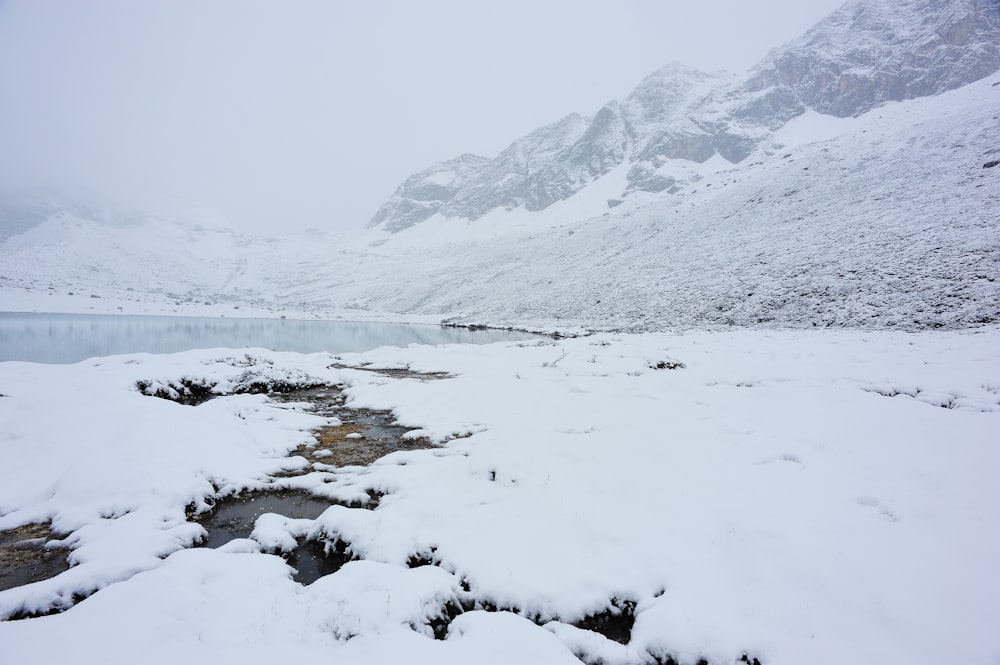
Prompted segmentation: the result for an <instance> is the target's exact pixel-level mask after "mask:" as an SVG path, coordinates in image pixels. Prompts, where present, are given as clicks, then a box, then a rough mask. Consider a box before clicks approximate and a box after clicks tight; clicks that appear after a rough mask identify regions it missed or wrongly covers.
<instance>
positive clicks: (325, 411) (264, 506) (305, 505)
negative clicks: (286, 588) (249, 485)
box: [190, 375, 446, 584]
mask: <svg viewBox="0 0 1000 665" xmlns="http://www.w3.org/2000/svg"><path fill="white" fill-rule="evenodd" d="M397 378H399V377H397ZM408 378H420V379H421V380H432V379H442V378H446V376H445V375H427V376H421V375H412V376H410V377H408ZM271 397H272V398H273V399H275V400H276V401H279V402H284V403H295V402H304V403H308V404H309V405H310V406H311V409H310V410H311V412H312V413H316V414H317V415H322V416H326V417H333V418H337V420H339V421H340V424H338V425H328V426H325V427H322V428H320V429H319V430H317V431H316V432H315V440H314V441H313V442H311V443H309V444H305V445H302V446H299V448H297V449H296V450H294V451H293V452H292V453H290V454H291V455H300V456H302V457H305V458H306V459H307V460H309V461H310V462H311V463H312V464H311V466H309V467H307V468H306V469H304V470H302V471H298V472H292V474H290V475H298V474H301V473H307V472H310V471H313V470H314V469H323V468H327V467H346V466H366V465H369V464H371V463H372V462H374V461H375V460H377V459H379V458H381V457H384V456H386V455H388V454H390V453H393V452H396V451H400V450H419V449H423V448H433V447H435V446H434V444H432V443H431V442H430V441H428V440H427V439H424V438H420V437H407V436H406V434H407V433H408V432H409V431H410V428H408V427H403V426H401V425H398V424H395V423H394V422H393V416H392V412H390V411H376V410H371V409H352V408H349V407H347V406H346V405H345V396H344V394H343V393H342V392H341V391H340V390H339V389H338V388H336V387H332V386H323V387H310V388H302V389H297V390H291V391H287V392H281V393H273V394H271ZM373 498H374V499H376V500H374V501H371V502H370V503H369V504H367V505H365V506H353V507H365V508H369V509H374V508H375V507H376V506H377V503H378V502H377V497H373ZM336 503H337V502H336V501H334V500H332V499H329V498H325V497H317V496H313V495H311V494H309V493H308V492H304V491H290V490H285V489H275V490H260V491H254V492H250V493H247V494H241V495H239V496H235V497H224V498H221V499H219V500H218V501H217V502H216V503H215V505H214V507H213V508H212V509H211V510H209V511H207V512H205V513H201V514H199V515H192V516H191V518H190V519H191V520H192V521H195V522H197V523H198V524H200V525H201V526H202V527H204V528H205V530H206V531H207V532H208V536H207V538H206V539H205V540H204V541H203V542H202V543H200V546H201V547H210V548H216V547H221V546H223V545H225V544H226V543H228V542H229V541H231V540H233V539H236V538H248V537H249V536H250V534H251V533H252V532H253V529H254V524H255V523H256V521H257V518H259V517H260V516H261V515H263V514H265V513H275V514H278V515H282V516H284V517H289V518H293V519H310V520H311V519H316V518H317V517H319V516H320V515H321V514H322V513H323V511H324V510H326V509H327V508H329V507H330V506H331V505H334V504H336ZM284 556H285V559H286V560H287V561H288V563H289V565H291V566H292V567H293V568H294V569H295V571H296V572H295V574H294V576H293V577H294V579H295V580H296V581H298V582H300V583H302V584H309V583H311V582H314V581H316V580H317V579H319V578H320V577H322V576H324V575H329V574H331V573H334V572H336V571H337V570H339V569H340V567H341V566H343V565H344V564H345V563H347V562H348V561H349V560H350V559H351V556H350V554H349V553H348V552H347V551H346V546H345V544H344V543H342V542H339V543H335V544H328V543H325V542H321V541H316V540H308V539H299V541H298V546H297V547H296V548H295V550H294V551H292V552H290V553H286V554H285V555H284Z"/></svg>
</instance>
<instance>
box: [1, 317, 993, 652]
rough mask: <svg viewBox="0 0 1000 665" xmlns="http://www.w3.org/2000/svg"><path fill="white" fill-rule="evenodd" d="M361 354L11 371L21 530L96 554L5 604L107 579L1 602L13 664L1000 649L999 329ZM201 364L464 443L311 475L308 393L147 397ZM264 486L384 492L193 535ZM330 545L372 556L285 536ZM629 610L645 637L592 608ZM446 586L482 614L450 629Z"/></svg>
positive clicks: (221, 379)
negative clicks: (323, 387)
mask: <svg viewBox="0 0 1000 665" xmlns="http://www.w3.org/2000/svg"><path fill="white" fill-rule="evenodd" d="M333 362H334V360H333V359H332V358H331V357H330V356H329V355H328V354H314V355H299V354H283V353H273V352H267V351H251V352H249V353H244V352H242V351H241V352H238V353H237V352H234V351H227V350H218V349H217V350H211V351H196V352H188V353H182V354H175V355H169V356H150V355H133V356H119V357H109V358H103V359H94V360H90V361H85V362H83V363H79V364H76V365H68V366H44V365H33V364H28V363H10V362H9V363H2V364H0V393H3V394H4V397H0V433H2V434H0V467H2V468H4V469H6V470H10V471H9V472H8V473H6V474H5V483H4V484H3V486H0V528H10V527H13V526H16V525H19V524H23V523H27V522H34V521H45V520H48V519H51V520H52V523H53V526H54V527H55V528H56V529H57V530H59V531H63V532H68V533H69V535H68V536H67V542H68V543H69V544H70V545H71V546H72V547H73V550H72V555H71V556H72V561H73V562H74V564H75V565H74V567H73V568H71V569H70V570H69V571H67V572H66V573H63V574H62V575H59V576H57V577H55V578H53V579H51V580H47V581H43V582H38V583H35V584H32V585H27V586H24V587H19V588H15V589H10V590H8V591H4V592H0V610H2V612H3V614H4V616H10V615H11V614H12V613H16V612H18V611H29V612H32V611H44V610H45V609H47V608H49V607H58V606H63V605H67V604H69V603H70V602H71V600H72V598H73V595H74V594H82V595H86V594H90V593H92V592H94V591H95V590H98V589H100V590H99V591H96V593H93V595H92V596H91V597H89V598H87V599H86V600H83V601H82V602H78V603H77V604H76V606H74V607H72V608H71V609H69V610H68V611H66V612H64V613H61V614H56V615H52V616H45V617H40V618H35V619H25V620H19V621H7V622H2V623H0V645H3V646H2V648H0V663H7V662H11V663H13V662H23V661H24V660H30V655H31V654H33V653H35V652H36V650H37V648H38V647H37V645H38V644H39V643H40V640H43V639H44V640H46V641H50V640H55V641H58V642H59V643H62V644H72V645H73V651H74V655H75V657H76V659H77V660H78V662H102V663H114V662H134V660H135V659H136V657H137V654H138V655H141V658H142V659H143V660H145V661H149V662H174V661H175V660H176V658H177V657H184V658H187V659H192V658H193V659H194V660H195V661H196V662H203V661H204V662H207V661H209V660H223V661H233V660H236V659H240V658H243V659H249V660H252V661H261V660H267V659H270V658H272V657H273V658H278V657H281V658H287V657H289V656H292V657H295V656H312V657H324V658H331V657H333V658H339V659H342V660H345V661H346V662H372V663H376V662H396V661H402V660H405V661H406V662H435V663H450V662H455V663H459V662H510V661H511V660H517V661H521V662H568V663H571V662H578V661H577V659H576V656H579V657H581V658H582V659H583V660H585V661H586V662H598V661H603V662H606V663H645V662H652V660H653V659H654V658H660V659H666V658H667V657H672V658H674V659H675V660H676V661H677V662H680V663H694V662H696V661H697V660H699V659H700V658H706V659H708V660H709V662H712V663H733V662H736V660H737V659H739V658H740V657H741V656H742V654H744V653H746V654H748V655H749V656H750V657H756V658H759V659H760V660H761V662H764V663H776V664H781V663H802V662H809V663H817V664H822V663H843V662H853V663H876V662H887V661H888V662H928V663H930V662H947V661H959V662H970V663H987V662H993V661H994V660H995V659H996V658H997V657H998V656H1000V639H998V638H997V636H996V635H997V634H996V631H995V621H994V619H995V616H996V613H995V611H994V609H995V604H994V600H993V599H994V598H995V597H996V594H997V593H998V592H1000V577H998V576H997V574H996V565H995V562H996V561H997V560H1000V509H998V506H1000V501H998V499H1000V496H998V490H997V489H996V483H995V480H994V479H995V475H996V471H997V469H998V468H1000V448H998V443H997V442H1000V420H998V417H1000V416H998V413H997V412H998V411H1000V378H998V377H1000V330H997V329H992V328H991V329H983V330H979V331H975V332H933V333H919V334H907V333H890V332H846V331H810V332H780V331H773V332H760V331H756V332H755V331H743V332H733V333H712V332H699V333H688V334H648V335H617V336H616V335H600V336H593V337H588V338H579V339H571V340H560V341H550V340H543V341H541V342H528V343H512V344H497V345H490V346H478V345H464V346H441V347H420V346H412V347H409V348H406V349H398V348H390V347H386V348H382V349H379V350H376V351H371V352H368V353H364V354H351V355H342V356H340V358H339V360H337V362H339V363H346V364H349V365H359V364H361V363H371V364H370V366H371V367H409V368H410V369H411V370H414V371H441V372H449V373H451V374H452V375H454V377H453V378H449V379H442V380H437V381H419V380H415V379H392V378H388V377H385V376H382V375H378V374H374V373H372V372H361V371H356V370H350V369H329V366H330V365H331V364H333ZM675 362H680V363H683V365H684V366H683V367H677V368H676V369H656V366H657V365H658V364H660V363H665V364H667V365H668V366H672V365H673V363H675ZM185 377H187V378H189V379H198V378H200V379H202V380H204V381H205V382H207V383H208V384H209V385H212V384H214V385H215V388H214V390H216V391H218V392H232V391H234V390H235V389H237V388H238V387H239V386H241V385H247V383H248V382H251V381H253V380H255V379H256V380H263V379H268V380H271V381H279V380H280V381H285V382H300V383H312V382H328V383H342V384H345V385H346V391H347V393H348V395H349V399H350V402H349V403H350V404H351V405H353V406H357V407H368V408H378V409H386V408H391V409H393V410H394V412H395V413H396V415H397V417H398V419H399V421H400V422H401V423H402V424H404V425H406V426H410V427H413V428H414V430H416V432H415V433H414V434H420V435H423V436H427V437H430V438H432V439H433V440H435V441H438V442H440V443H441V444H442V445H441V447H440V448H436V449H430V450H419V451H408V452H398V453H394V454H391V455H389V456H387V457H385V458H382V459H381V460H379V461H378V462H376V463H375V464H373V465H371V466H370V467H346V468H334V467H330V466H327V465H323V464H316V465H314V467H313V468H312V469H309V468H308V465H307V463H306V462H305V460H303V459H302V458H298V457H286V455H287V453H288V452H289V451H291V450H294V448H295V447H296V446H298V445H299V444H301V443H303V442H305V441H307V440H308V438H309V434H308V432H307V430H309V429H310V428H314V427H317V426H318V425H319V424H321V423H322V422H323V420H324V419H322V418H319V417H318V416H315V415H311V414H309V413H308V412H307V411H306V410H305V409H306V405H289V404H278V403H275V402H271V401H269V400H268V398H266V397H265V396H262V395H230V396H226V397H219V398H217V399H214V400H211V401H208V402H206V403H204V404H201V405H199V406H186V405H181V404H177V403H174V402H171V401H167V400H163V399H157V398H155V397H150V396H148V395H143V394H140V393H139V392H138V391H137V389H136V387H135V386H136V383H137V382H139V381H143V382H146V383H147V384H148V385H149V386H150V387H149V388H147V392H152V391H154V390H155V389H156V388H157V387H159V388H165V389H167V390H169V386H171V385H173V386H177V385H179V384H178V381H179V380H180V379H181V378H185ZM911 393H912V394H911ZM887 395H891V396H887ZM921 395H923V396H925V397H928V398H927V399H923V400H921V399H920V396H921ZM935 396H936V397H935ZM931 398H934V399H931ZM935 403H936V404H944V405H946V406H948V407H950V408H942V407H941V406H936V405H935ZM53 413H56V414H58V417H53V415H52V414H53ZM293 469H298V470H300V471H304V472H305V473H304V475H299V476H297V477H291V478H286V477H283V476H284V474H283V473H282V472H283V471H288V470H293ZM265 486H282V487H297V488H309V489H311V490H312V491H314V492H315V493H317V494H320V495H323V496H329V497H331V499H339V500H341V501H352V500H353V501H358V502H360V501H363V500H366V499H367V497H368V496H369V491H372V492H374V493H375V494H377V495H384V496H382V498H381V500H380V501H379V502H378V504H377V506H376V507H374V509H372V506H371V505H369V506H368V507H361V506H360V503H359V507H354V508H349V507H345V506H343V505H334V506H331V507H330V508H329V509H328V510H327V511H326V512H325V513H323V514H322V515H321V516H320V517H319V518H317V519H316V520H287V519H284V518H281V517H280V516H276V515H264V516H262V517H261V518H260V519H259V520H258V522H257V528H256V530H255V531H254V533H253V535H252V539H248V540H237V541H232V542H231V543H230V544H229V545H227V546H224V547H222V548H220V549H218V550H205V549H194V550H191V549H185V548H186V547H188V546H190V545H191V544H192V543H193V542H194V541H195V540H196V539H197V538H199V537H200V535H201V533H202V527H201V526H199V525H197V524H194V523H190V522H187V521H186V520H185V508H186V507H187V506H188V505H189V504H194V505H195V506H206V505H207V503H206V502H209V501H211V500H212V498H213V497H215V496H217V495H223V494H226V493H231V492H235V491H239V490H241V489H250V488H260V487H265ZM302 536H308V537H311V538H317V539H323V540H339V541H342V542H344V543H346V544H347V546H348V547H349V551H350V552H351V553H352V554H353V555H355V556H356V557H357V558H359V559H361V560H360V561H354V562H351V563H348V564H347V565H345V566H344V567H343V568H341V569H340V570H339V571H337V572H336V573H334V574H332V575H329V576H327V577H324V578H321V579H320V580H318V581H317V582H315V583H313V584H311V585H309V586H305V587H303V586H301V585H299V584H297V583H296V582H294V581H293V580H292V579H291V578H290V569H289V568H288V566H287V565H286V564H285V563H284V562H283V561H282V560H281V559H280V558H279V557H277V556H272V555H269V554H266V553H264V552H266V551H279V550H281V549H287V548H288V547H290V543H291V542H292V540H293V539H294V538H295V537H302ZM411 557H416V558H420V559H423V560H424V561H430V562H433V564H434V565H431V566H426V565H425V566H420V567H417V568H412V569H411V568H408V567H407V564H408V562H409V561H410V559H411ZM626 603H634V614H635V622H634V626H632V629H631V636H630V639H629V640H628V643H627V644H620V643H618V642H614V641H611V640H609V639H607V638H605V637H604V636H603V635H601V634H598V633H597V632H593V631H590V630H583V629H581V628H577V627H573V626H572V625H570V624H572V623H577V622H580V621H581V620H584V619H585V618H586V617H588V616H593V615H595V614H599V613H601V612H606V611H608V610H609V608H613V607H614V606H617V607H624V606H625V605H624V604H626ZM449 607H451V608H452V610H453V611H458V610H455V608H459V607H464V608H465V609H467V610H469V611H466V612H465V613H462V614H459V615H458V617H457V618H455V619H454V620H453V621H451V622H450V624H449V609H448V608H449ZM504 610H507V612H504ZM615 611H616V610H614V609H612V610H611V612H612V613H614V612H615ZM581 625H584V624H581ZM435 630H437V631H438V632H439V633H440V635H439V636H445V637H446V639H443V640H435V639H433V636H434V632H435ZM180 654H184V655H183V656H180Z"/></svg>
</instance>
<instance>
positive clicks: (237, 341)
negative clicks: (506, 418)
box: [0, 313, 531, 363]
mask: <svg viewBox="0 0 1000 665" xmlns="http://www.w3.org/2000/svg"><path fill="white" fill-rule="evenodd" d="M530 337H531V335H527V334H524V333H511V332H507V331H497V330H479V331H475V332H472V331H469V330H466V329H464V328H442V327H439V326H433V325H414V324H405V323H371V322H357V321H293V320H288V319H229V318H227V319H221V318H219V319H209V318H188V317H171V316H114V315H93V314H16V313H0V360H28V361H33V362H51V363H68V362H77V361H80V360H83V359H85V358H91V357H93V356H106V355H113V354H118V353H141V352H148V353H173V352H176V351H185V350H188V349H204V348H215V347H228V348H245V347H263V348H267V349H273V350H275V351H298V352H302V353H312V352H317V351H329V352H331V353H348V352H353V351H366V350H369V349H373V348H376V347H379V346H406V345H408V344H450V343H472V344H486V343H490V342H496V341H513V340H520V339H527V338H530Z"/></svg>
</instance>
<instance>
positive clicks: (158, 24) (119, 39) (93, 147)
mask: <svg viewBox="0 0 1000 665" xmlns="http://www.w3.org/2000/svg"><path fill="white" fill-rule="evenodd" d="M840 4H842V0H808V2H802V1H801V0H772V1H771V2H766V3H750V2H746V0H715V1H714V2H712V3H700V2H693V1H692V0H685V1H673V0H662V1H660V2H654V1H653V0H644V1H640V0H615V1H614V2H612V1H611V0H601V1H597V0H551V1H550V0H508V1H506V2H502V3H501V2H476V1H472V0H420V1H415V0H414V1H406V2H404V1H393V0H384V1H382V0H371V1H364V0H351V1H349V2H348V1H345V0H330V1H328V2H320V1H318V0H316V1H304V0H303V1H289V0H282V1H279V0H273V1H270V2H263V1H258V0H171V1H167V0H163V1H162V2H154V1H152V0H149V1H139V0H0V178H2V180H3V184H6V185H30V186H46V187H48V188H56V189H64V190H67V191H71V192H76V194H74V195H75V196H87V197H91V196H98V197H101V198H103V199H104V200H105V201H107V202H110V203H112V204H114V205H116V206H122V207H130V208H145V209H152V210H158V211H163V212H166V213H177V212H185V211H189V210H203V211H214V212H215V213H217V214H218V215H220V216H221V217H223V218H225V219H227V220H228V221H229V223H231V224H232V225H233V226H236V227H237V228H240V229H243V230H246V231H250V232H255V233H260V232H268V233H278V232H284V231H296V230H301V229H304V228H306V227H310V226H311V227H316V228H321V229H325V230H343V229H357V228H361V227H363V226H364V225H365V223H367V221H368V219H369V218H370V217H371V216H372V214H374V212H375V210H376V209H377V208H378V206H379V205H380V204H381V203H382V201H384V200H385V199H386V198H387V197H388V196H389V195H390V194H392V192H393V190H394V189H395V188H396V186H397V185H398V184H399V183H400V182H401V181H402V180H403V179H405V178H406V176H408V175H410V174H411V173H413V172H415V171H419V170H422V169H423V168H425V167H426V166H428V165H429V164H430V163H432V162H434V161H438V160H442V159H447V158H450V157H454V156H455V155H458V154H461V153H463V152H474V153H478V154H482V155H487V156H494V155H496V154H497V153H498V152H500V151H501V150H502V149H503V148H504V147H506V146H507V145H508V144H509V143H510V142H511V141H512V140H514V139H515V138H517V137H518V136H520V135H522V134H525V133H527V132H529V131H531V130H532V129H535V128H536V127H538V126H540V125H543V124H546V123H549V122H552V121H554V120H557V119H559V118H561V117H562V116H564V115H566V114H568V113H570V112H573V111H577V112H580V113H582V114H585V115H589V114H592V113H594V112H595V111H596V110H597V109H599V108H600V107H601V106H602V105H603V104H604V103H605V102H607V101H609V100H611V99H620V98H621V97H623V96H625V95H626V94H627V93H628V91H629V90H630V89H631V88H632V87H633V86H635V84H636V83H638V82H639V80H640V79H642V77H644V76H645V75H646V74H649V73H650V72H652V71H653V70H655V69H657V68H659V67H661V66H663V65H665V64H667V63H668V62H670V61H673V60H677V61H680V62H683V63H685V64H688V65H691V66H693V67H698V68H700V69H705V70H719V69H725V70H729V71H733V72H741V71H744V70H746V69H747V68H749V67H751V66H752V65H753V64H755V63H756V62H757V61H758V60H760V59H761V58H762V57H763V56H764V55H765V54H766V53H767V51H768V50H770V49H771V48H772V47H774V46H778V45H780V44H782V43H784V42H786V41H788V40H790V39H793V38H795V37H796V36H798V35H799V34H801V33H802V32H803V31H805V30H806V29H808V28H809V27H810V26H811V25H812V24H813V23H815V22H816V21H818V20H819V19H821V18H822V17H823V16H825V15H826V14H828V13H829V12H830V11H832V10H833V9H835V8H836V7H838V6H839V5H840Z"/></svg>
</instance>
